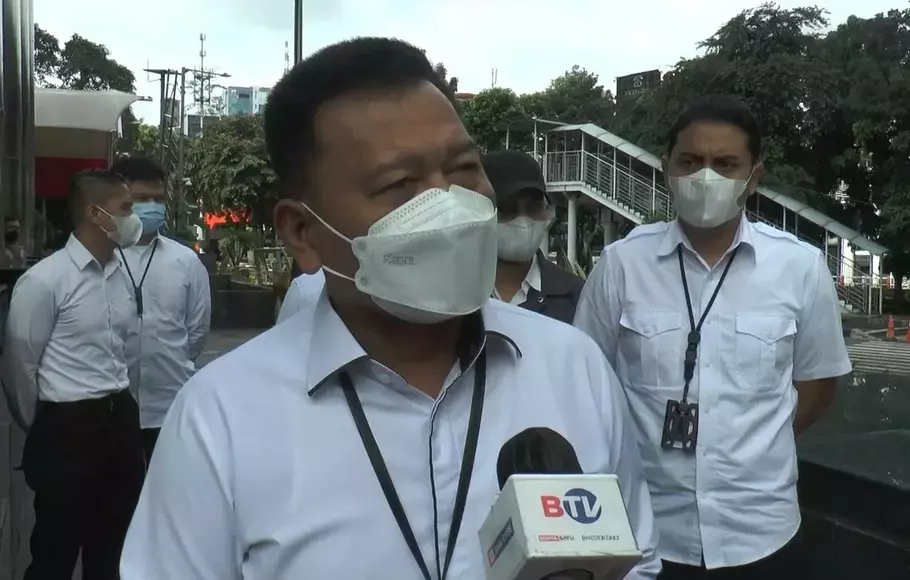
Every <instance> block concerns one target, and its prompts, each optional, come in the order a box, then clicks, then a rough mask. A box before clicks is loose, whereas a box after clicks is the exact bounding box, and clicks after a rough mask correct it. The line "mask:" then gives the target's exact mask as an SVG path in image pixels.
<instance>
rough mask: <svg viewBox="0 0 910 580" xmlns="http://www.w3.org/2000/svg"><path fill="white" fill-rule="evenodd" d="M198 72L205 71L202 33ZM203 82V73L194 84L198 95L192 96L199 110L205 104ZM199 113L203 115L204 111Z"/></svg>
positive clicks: (204, 77) (201, 34)
mask: <svg viewBox="0 0 910 580" xmlns="http://www.w3.org/2000/svg"><path fill="white" fill-rule="evenodd" d="M199 70H201V71H205V33H204V32H200V33H199ZM205 81H206V76H205V74H204V73H203V74H202V76H200V77H199V82H198V83H196V84H197V85H198V86H199V95H198V96H196V95H194V96H195V97H196V98H195V101H196V102H197V103H199V108H200V109H204V107H205V102H206V98H205ZM200 112H201V113H203V114H204V110H201V111H200Z"/></svg>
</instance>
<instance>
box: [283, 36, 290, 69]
mask: <svg viewBox="0 0 910 580" xmlns="http://www.w3.org/2000/svg"><path fill="white" fill-rule="evenodd" d="M289 70H291V53H290V52H289V49H288V41H287V40H285V41H284V72H288V71H289Z"/></svg>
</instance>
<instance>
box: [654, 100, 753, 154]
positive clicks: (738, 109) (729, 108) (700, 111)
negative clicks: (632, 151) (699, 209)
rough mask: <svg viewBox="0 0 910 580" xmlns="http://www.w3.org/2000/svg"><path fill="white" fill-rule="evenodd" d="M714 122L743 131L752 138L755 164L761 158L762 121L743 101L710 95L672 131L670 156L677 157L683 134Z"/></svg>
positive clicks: (691, 108)
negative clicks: (678, 144)
mask: <svg viewBox="0 0 910 580" xmlns="http://www.w3.org/2000/svg"><path fill="white" fill-rule="evenodd" d="M699 121H713V122H717V123H728V124H730V125H735V126H737V127H739V128H740V129H742V130H743V131H744V132H745V133H746V135H747V136H748V138H749V153H751V154H752V161H753V162H755V161H758V158H759V157H760V156H761V146H762V143H761V141H762V137H761V130H760V129H759V128H758V121H756V120H755V116H754V115H753V114H752V111H750V110H749V107H747V106H746V105H745V104H744V103H743V102H742V101H740V100H739V99H737V98H735V97H731V96H729V95H710V96H706V97H701V98H699V99H696V100H694V101H692V102H691V103H690V104H689V106H687V107H686V109H685V110H684V111H683V112H682V114H680V115H679V117H678V118H677V119H676V122H675V123H674V124H673V126H672V127H670V133H669V134H668V136H667V155H672V154H673V148H674V147H676V140H677V138H678V137H679V134H680V133H681V132H682V131H684V130H685V129H686V128H687V127H688V126H689V125H691V124H692V123H697V122H699Z"/></svg>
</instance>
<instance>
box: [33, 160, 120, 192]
mask: <svg viewBox="0 0 910 580" xmlns="http://www.w3.org/2000/svg"><path fill="white" fill-rule="evenodd" d="M106 168H107V160H106V159H68V158H65V157H36V158H35V197H39V198H41V197H43V198H65V197H66V196H67V195H68V194H69V188H70V181H71V180H72V179H73V175H75V174H76V173H78V172H80V171H84V170H86V169H106Z"/></svg>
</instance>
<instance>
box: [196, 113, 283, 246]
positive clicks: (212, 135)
mask: <svg viewBox="0 0 910 580" xmlns="http://www.w3.org/2000/svg"><path fill="white" fill-rule="evenodd" d="M185 176H186V178H187V179H188V180H189V184H190V185H189V187H190V191H191V192H192V193H193V195H194V197H196V199H197V200H198V201H199V203H200V205H201V207H202V208H203V209H204V210H205V211H206V212H223V211H235V212H236V211H241V212H245V213H246V214H247V215H249V216H250V217H251V220H252V222H253V225H255V226H257V227H259V228H260V229H262V228H265V227H267V226H268V224H270V223H271V212H272V207H273V205H274V201H275V199H276V198H277V186H276V179H275V173H274V172H273V171H272V169H271V167H270V166H269V161H268V154H267V152H266V147H265V133H264V130H263V126H262V117H261V116H260V115H233V116H230V117H225V118H224V119H223V120H222V121H221V122H220V123H219V124H218V125H216V126H215V127H213V128H211V129H206V130H205V131H203V133H202V135H200V136H199V137H198V138H197V139H195V140H193V141H191V142H190V145H189V146H188V152H187V166H186V172H185Z"/></svg>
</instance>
